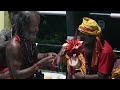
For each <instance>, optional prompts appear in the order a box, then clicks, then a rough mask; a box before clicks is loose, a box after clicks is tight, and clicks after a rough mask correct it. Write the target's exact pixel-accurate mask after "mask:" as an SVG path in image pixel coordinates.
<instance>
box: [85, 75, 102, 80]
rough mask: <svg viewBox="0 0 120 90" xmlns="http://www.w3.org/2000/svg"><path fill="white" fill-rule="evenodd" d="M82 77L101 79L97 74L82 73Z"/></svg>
mask: <svg viewBox="0 0 120 90" xmlns="http://www.w3.org/2000/svg"><path fill="white" fill-rule="evenodd" d="M83 79H102V78H101V77H100V76H99V75H98V74H92V75H84V76H83Z"/></svg>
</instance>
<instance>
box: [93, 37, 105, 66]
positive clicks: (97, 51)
mask: <svg viewBox="0 0 120 90" xmlns="http://www.w3.org/2000/svg"><path fill="white" fill-rule="evenodd" d="M95 44H96V45H95V48H94V50H93V56H92V63H91V67H93V66H95V65H97V63H98V59H99V55H100V53H101V50H102V48H103V47H102V44H101V41H100V38H99V37H98V36H97V37H96V43H95Z"/></svg>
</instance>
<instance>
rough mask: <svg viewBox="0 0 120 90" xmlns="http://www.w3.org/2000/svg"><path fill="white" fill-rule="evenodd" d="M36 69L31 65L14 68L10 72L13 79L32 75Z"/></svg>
mask: <svg viewBox="0 0 120 90" xmlns="http://www.w3.org/2000/svg"><path fill="white" fill-rule="evenodd" d="M12 71H13V70H12ZM36 71H37V70H36V67H35V66H34V65H33V66H31V67H29V68H26V69H23V70H16V71H15V72H13V73H12V75H13V77H14V78H15V79H27V78H29V77H30V76H32V75H33V74H34V73H35V72H36Z"/></svg>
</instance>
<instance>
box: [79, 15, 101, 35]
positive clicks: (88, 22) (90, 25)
mask: <svg viewBox="0 0 120 90" xmlns="http://www.w3.org/2000/svg"><path fill="white" fill-rule="evenodd" d="M78 30H79V31H80V32H82V33H84V34H88V35H95V36H97V35H99V34H101V28H100V26H99V25H98V24H97V22H96V21H95V20H93V19H91V18H87V17H84V18H83V22H82V24H81V25H79V28H78Z"/></svg>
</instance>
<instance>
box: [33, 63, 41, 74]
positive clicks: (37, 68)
mask: <svg viewBox="0 0 120 90" xmlns="http://www.w3.org/2000/svg"><path fill="white" fill-rule="evenodd" d="M33 66H34V67H35V71H36V72H39V71H40V65H38V64H34V65H33Z"/></svg>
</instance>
